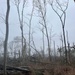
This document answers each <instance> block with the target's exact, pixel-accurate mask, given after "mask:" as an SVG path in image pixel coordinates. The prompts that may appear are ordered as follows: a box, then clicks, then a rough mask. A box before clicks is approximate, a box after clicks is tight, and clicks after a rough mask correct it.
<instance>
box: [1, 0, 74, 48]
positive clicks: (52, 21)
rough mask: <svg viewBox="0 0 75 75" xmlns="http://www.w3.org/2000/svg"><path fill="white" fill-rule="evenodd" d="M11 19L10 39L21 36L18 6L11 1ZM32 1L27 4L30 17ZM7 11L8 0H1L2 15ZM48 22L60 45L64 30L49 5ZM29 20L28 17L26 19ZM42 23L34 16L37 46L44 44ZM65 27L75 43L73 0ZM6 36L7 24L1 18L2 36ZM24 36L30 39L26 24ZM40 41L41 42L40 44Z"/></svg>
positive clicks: (33, 25)
mask: <svg viewBox="0 0 75 75" xmlns="http://www.w3.org/2000/svg"><path fill="white" fill-rule="evenodd" d="M10 7H11V8H10V18H9V19H10V20H9V41H11V40H13V38H14V37H16V36H21V32H20V28H19V21H18V15H17V10H16V6H15V5H14V4H13V3H12V2H11V5H10ZM31 8H32V7H31V2H30V1H29V3H28V4H27V5H26V7H25V13H24V15H25V17H28V18H29V17H30V16H29V15H28V14H30V13H31ZM5 13H6V0H0V16H1V17H3V18H5ZM47 15H48V16H47V22H48V29H49V31H50V28H51V27H52V31H53V32H52V34H56V35H55V36H54V37H53V38H52V39H53V40H54V41H55V42H56V45H60V37H59V36H60V34H61V32H62V29H61V23H60V20H59V18H58V16H57V15H56V14H55V12H54V11H53V10H52V9H51V7H50V6H49V7H48V9H47ZM25 21H26V22H28V20H27V19H25ZM39 28H40V25H39V23H38V17H36V16H34V17H33V19H32V29H33V31H34V32H35V33H34V34H33V36H34V41H35V42H36V44H37V46H39V47H40V46H42V45H41V44H42V35H41V34H42V33H41V32H40V30H39ZM65 29H66V30H67V31H68V34H69V41H70V43H71V44H73V42H74V43H75V3H74V2H73V0H69V6H68V9H67V18H66V27H65ZM4 36H5V24H4V20H3V19H2V18H0V37H3V38H4ZM24 36H25V37H26V39H27V40H28V26H27V25H24ZM39 43H40V44H39Z"/></svg>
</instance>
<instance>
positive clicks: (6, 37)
mask: <svg viewBox="0 0 75 75" xmlns="http://www.w3.org/2000/svg"><path fill="white" fill-rule="evenodd" d="M9 2H10V0H7V12H6V35H5V41H4V75H6V60H7V43H8V35H9V24H8V19H9V11H10V3H9Z"/></svg>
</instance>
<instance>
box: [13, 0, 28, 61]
mask: <svg viewBox="0 0 75 75" xmlns="http://www.w3.org/2000/svg"><path fill="white" fill-rule="evenodd" d="M14 1H15V5H16V7H17V12H18V17H19V23H20V29H21V36H22V59H23V62H24V57H25V53H24V52H25V51H24V49H23V46H24V43H23V42H24V34H23V26H24V8H25V4H26V2H27V0H23V2H22V10H19V9H20V2H21V0H14ZM20 11H21V12H20ZM20 13H21V14H20Z"/></svg>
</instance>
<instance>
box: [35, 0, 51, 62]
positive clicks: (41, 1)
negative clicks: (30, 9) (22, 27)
mask: <svg viewBox="0 0 75 75" xmlns="http://www.w3.org/2000/svg"><path fill="white" fill-rule="evenodd" d="M35 6H36V8H37V9H38V13H39V17H40V19H41V21H40V22H39V23H40V24H41V25H42V26H43V27H44V28H43V30H45V32H46V38H47V44H48V53H49V54H48V55H49V60H50V61H51V55H50V40H49V34H48V28H47V22H46V0H37V1H35Z"/></svg>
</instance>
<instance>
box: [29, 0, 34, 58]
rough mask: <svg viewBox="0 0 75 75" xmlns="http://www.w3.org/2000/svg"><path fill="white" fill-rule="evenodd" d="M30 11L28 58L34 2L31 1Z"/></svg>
mask: <svg viewBox="0 0 75 75" xmlns="http://www.w3.org/2000/svg"><path fill="white" fill-rule="evenodd" d="M32 5H33V7H32V11H31V15H30V20H29V58H30V56H31V48H30V44H31V25H32V17H33V13H34V0H33V1H32Z"/></svg>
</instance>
